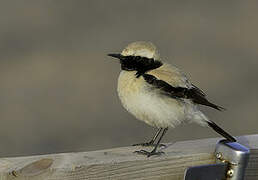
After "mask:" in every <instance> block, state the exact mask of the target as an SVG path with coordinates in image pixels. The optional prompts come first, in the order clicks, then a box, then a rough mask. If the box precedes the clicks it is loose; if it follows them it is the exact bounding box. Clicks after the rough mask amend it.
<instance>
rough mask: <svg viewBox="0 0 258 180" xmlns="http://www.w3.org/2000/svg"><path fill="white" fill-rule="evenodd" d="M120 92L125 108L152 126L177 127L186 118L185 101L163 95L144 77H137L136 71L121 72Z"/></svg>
mask: <svg viewBox="0 0 258 180" xmlns="http://www.w3.org/2000/svg"><path fill="white" fill-rule="evenodd" d="M118 94H119V98H120V100H121V102H122V104H123V106H124V108H125V109H126V110H127V111H129V112H130V113H131V114H133V115H134V116H135V117H136V118H137V119H139V120H142V121H144V122H145V123H147V124H149V125H150V126H154V127H162V128H165V127H175V126H177V125H179V124H180V123H182V122H183V121H184V120H186V118H185V117H186V114H185V110H186V106H185V103H184V102H183V101H179V100H176V99H173V98H170V97H168V96H166V95H162V94H161V93H159V92H158V90H156V89H153V88H151V87H150V86H149V85H148V84H147V83H146V82H145V81H144V80H143V78H142V77H140V78H136V77H135V72H132V71H131V72H127V71H122V72H121V73H120V76H119V80H118Z"/></svg>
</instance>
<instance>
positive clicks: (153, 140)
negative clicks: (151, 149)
mask: <svg viewBox="0 0 258 180" xmlns="http://www.w3.org/2000/svg"><path fill="white" fill-rule="evenodd" d="M162 129H163V128H159V130H158V131H157V132H156V133H155V135H154V137H153V138H152V139H151V140H150V141H149V142H146V143H138V144H133V146H153V145H155V144H154V142H155V140H156V139H157V137H158V136H159V134H160V133H161V131H162ZM160 146H165V145H164V144H160Z"/></svg>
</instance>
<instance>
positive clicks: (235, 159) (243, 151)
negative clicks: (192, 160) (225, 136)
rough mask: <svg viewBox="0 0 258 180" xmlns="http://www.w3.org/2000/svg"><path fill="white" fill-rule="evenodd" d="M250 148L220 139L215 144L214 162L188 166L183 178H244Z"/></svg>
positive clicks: (204, 179)
mask: <svg viewBox="0 0 258 180" xmlns="http://www.w3.org/2000/svg"><path fill="white" fill-rule="evenodd" d="M249 155H250V150H249V149H248V148H247V147H245V146H243V145H241V144H239V143H237V142H229V141H227V140H221V141H219V142H218V143H217V144H216V148H215V158H216V164H209V165H203V166H195V167H189V168H187V169H186V171H185V176H184V180H244V175H245V168H246V167H247V164H248V160H249Z"/></svg>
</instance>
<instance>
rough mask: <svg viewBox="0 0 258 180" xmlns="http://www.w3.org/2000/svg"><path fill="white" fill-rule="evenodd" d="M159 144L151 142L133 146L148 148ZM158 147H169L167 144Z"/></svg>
mask: <svg viewBox="0 0 258 180" xmlns="http://www.w3.org/2000/svg"><path fill="white" fill-rule="evenodd" d="M156 145H157V144H153V143H150V142H147V143H138V144H133V145H132V146H143V147H147V146H156ZM158 147H167V146H166V145H165V144H159V145H158Z"/></svg>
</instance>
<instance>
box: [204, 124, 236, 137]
mask: <svg viewBox="0 0 258 180" xmlns="http://www.w3.org/2000/svg"><path fill="white" fill-rule="evenodd" d="M207 123H208V125H209V126H210V127H211V128H212V129H213V130H214V131H216V132H217V133H219V134H220V135H222V136H223V137H225V138H226V139H227V140H228V141H230V142H236V139H235V138H234V137H233V136H231V135H230V134H228V133H227V132H226V131H224V130H223V129H221V128H220V127H219V126H218V125H217V124H215V123H214V122H212V121H207Z"/></svg>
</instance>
